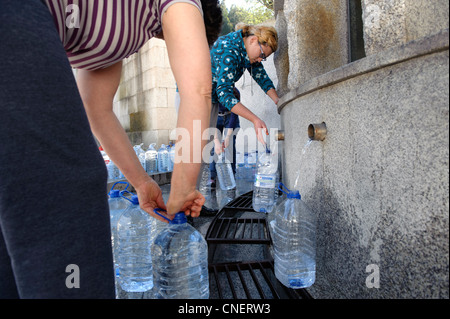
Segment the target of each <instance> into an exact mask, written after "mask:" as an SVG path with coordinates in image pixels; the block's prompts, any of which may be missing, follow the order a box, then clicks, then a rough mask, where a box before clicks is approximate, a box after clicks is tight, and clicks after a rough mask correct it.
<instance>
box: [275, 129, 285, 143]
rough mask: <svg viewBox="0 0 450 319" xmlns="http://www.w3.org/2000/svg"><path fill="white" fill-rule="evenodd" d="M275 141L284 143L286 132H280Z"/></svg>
mask: <svg viewBox="0 0 450 319" xmlns="http://www.w3.org/2000/svg"><path fill="white" fill-rule="evenodd" d="M275 140H277V141H284V131H280V130H278V131H277V133H276V135H275Z"/></svg>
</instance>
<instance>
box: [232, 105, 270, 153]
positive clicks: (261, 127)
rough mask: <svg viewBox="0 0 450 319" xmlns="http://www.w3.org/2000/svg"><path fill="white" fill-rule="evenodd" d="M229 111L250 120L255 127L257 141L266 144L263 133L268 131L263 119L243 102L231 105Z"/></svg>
mask: <svg viewBox="0 0 450 319" xmlns="http://www.w3.org/2000/svg"><path fill="white" fill-rule="evenodd" d="M231 112H233V113H234V114H237V115H239V116H242V117H243V118H245V119H247V120H249V121H250V122H252V123H253V126H254V127H255V131H256V137H257V138H258V141H260V142H261V144H262V145H266V142H265V141H264V137H263V134H266V135H268V134H269V132H268V130H267V126H266V123H264V121H263V120H261V119H260V118H259V117H258V116H256V115H255V114H254V113H253V112H252V111H250V110H249V109H248V108H247V107H245V106H244V104H242V103H241V102H239V103H237V104H236V105H235V106H233V108H232V109H231Z"/></svg>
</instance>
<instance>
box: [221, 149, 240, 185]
mask: <svg viewBox="0 0 450 319" xmlns="http://www.w3.org/2000/svg"><path fill="white" fill-rule="evenodd" d="M216 171H217V178H218V180H219V184H220V188H221V189H222V190H229V189H233V188H235V187H236V180H235V179H234V174H233V168H232V167H231V163H230V162H229V161H228V160H227V159H226V157H225V152H222V153H221V154H219V158H218V159H217V162H216Z"/></svg>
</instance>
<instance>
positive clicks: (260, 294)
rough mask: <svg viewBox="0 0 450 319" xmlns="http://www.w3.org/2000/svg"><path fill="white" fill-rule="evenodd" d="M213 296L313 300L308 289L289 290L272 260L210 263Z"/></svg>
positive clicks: (223, 297) (221, 297)
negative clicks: (279, 277)
mask: <svg viewBox="0 0 450 319" xmlns="http://www.w3.org/2000/svg"><path fill="white" fill-rule="evenodd" d="M209 273H210V295H211V298H219V299H311V298H312V297H311V295H309V293H308V292H307V291H306V290H305V289H298V290H294V289H289V288H287V287H285V286H283V285H282V284H281V283H279V282H278V280H277V279H276V277H275V274H274V270H273V262H272V261H268V260H265V261H252V262H236V263H223V264H210V265H209Z"/></svg>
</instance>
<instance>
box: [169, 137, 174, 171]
mask: <svg viewBox="0 0 450 319" xmlns="http://www.w3.org/2000/svg"><path fill="white" fill-rule="evenodd" d="M167 149H168V151H169V172H172V171H173V166H174V165H175V144H173V143H170V145H169V146H168V147H167Z"/></svg>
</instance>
